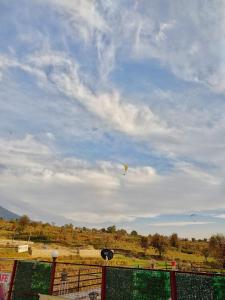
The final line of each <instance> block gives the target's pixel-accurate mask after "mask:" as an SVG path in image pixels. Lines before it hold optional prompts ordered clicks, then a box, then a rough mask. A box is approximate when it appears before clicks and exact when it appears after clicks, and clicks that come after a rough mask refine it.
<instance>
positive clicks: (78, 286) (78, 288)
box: [77, 269, 80, 292]
mask: <svg viewBox="0 0 225 300" xmlns="http://www.w3.org/2000/svg"><path fill="white" fill-rule="evenodd" d="M77 290H78V292H79V291H80V269H79V271H78V285H77Z"/></svg>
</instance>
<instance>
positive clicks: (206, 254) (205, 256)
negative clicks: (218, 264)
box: [201, 247, 209, 262]
mask: <svg viewBox="0 0 225 300" xmlns="http://www.w3.org/2000/svg"><path fill="white" fill-rule="evenodd" d="M201 253H202V255H203V256H204V258H205V261H206V262H207V260H208V257H209V248H208V247H204V248H203V249H202V251H201Z"/></svg>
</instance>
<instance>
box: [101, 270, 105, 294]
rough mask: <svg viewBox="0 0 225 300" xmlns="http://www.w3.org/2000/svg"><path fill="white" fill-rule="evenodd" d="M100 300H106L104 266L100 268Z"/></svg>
mask: <svg viewBox="0 0 225 300" xmlns="http://www.w3.org/2000/svg"><path fill="white" fill-rule="evenodd" d="M101 300H106V266H103V267H102V286H101Z"/></svg>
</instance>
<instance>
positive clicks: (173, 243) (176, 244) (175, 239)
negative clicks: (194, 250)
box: [169, 233, 179, 248]
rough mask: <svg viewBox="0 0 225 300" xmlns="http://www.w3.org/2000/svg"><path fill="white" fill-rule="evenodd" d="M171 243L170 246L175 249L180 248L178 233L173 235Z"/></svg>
mask: <svg viewBox="0 0 225 300" xmlns="http://www.w3.org/2000/svg"><path fill="white" fill-rule="evenodd" d="M169 241H170V246H172V247H175V248H178V247H179V239H178V235H177V234H176V233H173V234H172V235H171V236H170V239H169Z"/></svg>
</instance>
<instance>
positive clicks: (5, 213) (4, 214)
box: [0, 206, 19, 220]
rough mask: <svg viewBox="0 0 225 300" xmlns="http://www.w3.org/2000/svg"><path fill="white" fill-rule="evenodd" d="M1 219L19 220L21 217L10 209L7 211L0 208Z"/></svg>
mask: <svg viewBox="0 0 225 300" xmlns="http://www.w3.org/2000/svg"><path fill="white" fill-rule="evenodd" d="M0 218H2V219H5V220H15V219H18V218H19V216H18V215H17V214H15V213H13V212H11V211H9V210H8V209H5V208H4V207H1V206H0Z"/></svg>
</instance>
